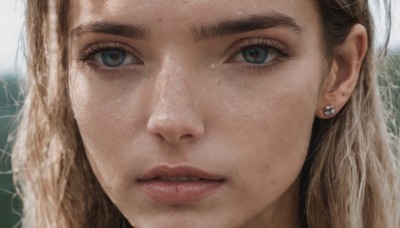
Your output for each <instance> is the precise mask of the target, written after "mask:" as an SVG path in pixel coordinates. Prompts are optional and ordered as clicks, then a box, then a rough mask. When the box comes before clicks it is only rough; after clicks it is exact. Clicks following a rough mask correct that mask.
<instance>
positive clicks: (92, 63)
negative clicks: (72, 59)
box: [78, 42, 143, 75]
mask: <svg viewBox="0 0 400 228" xmlns="http://www.w3.org/2000/svg"><path fill="white" fill-rule="evenodd" d="M110 49H118V50H121V51H124V52H126V53H127V54H129V55H132V56H133V58H134V60H135V65H143V62H142V61H141V60H140V58H138V57H137V55H136V54H133V53H132V52H134V51H132V49H131V48H129V47H128V45H126V44H123V43H117V42H99V43H95V44H92V45H89V46H87V47H86V48H85V49H84V51H83V53H82V54H80V56H79V57H78V60H79V61H82V62H83V63H84V64H86V65H87V66H88V67H89V70H90V71H93V73H95V74H96V73H103V74H104V75H107V74H108V73H110V74H112V73H114V74H115V73H119V74H122V73H123V72H124V71H132V70H136V67H135V66H124V67H118V68H117V69H115V68H111V67H110V68H108V67H106V66H101V65H99V63H97V61H96V60H95V59H94V57H95V55H96V54H97V53H100V52H102V51H107V50H110Z"/></svg>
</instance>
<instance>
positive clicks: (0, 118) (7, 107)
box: [0, 75, 21, 228]
mask: <svg viewBox="0 0 400 228" xmlns="http://www.w3.org/2000/svg"><path fill="white" fill-rule="evenodd" d="M18 88H19V85H18V83H17V79H16V77H15V76H13V75H6V76H1V75H0V228H10V227H13V226H14V225H16V224H17V223H18V212H17V211H20V206H19V205H20V203H19V201H18V198H17V197H16V195H15V190H14V188H13V182H12V176H11V164H10V163H11V161H10V153H11V146H12V137H11V136H9V133H10V132H12V131H13V129H15V124H13V119H14V118H15V113H16V112H17V110H18V109H19V108H18V107H19V105H18V104H20V103H21V101H20V102H18V98H19V92H18V91H19V89H18Z"/></svg>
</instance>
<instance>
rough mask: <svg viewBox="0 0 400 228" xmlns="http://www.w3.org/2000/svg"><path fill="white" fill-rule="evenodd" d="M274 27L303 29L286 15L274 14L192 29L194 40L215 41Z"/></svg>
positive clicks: (297, 31) (298, 31)
mask: <svg viewBox="0 0 400 228" xmlns="http://www.w3.org/2000/svg"><path fill="white" fill-rule="evenodd" d="M274 27H282V28H288V29H291V30H293V31H295V32H296V33H300V32H301V31H302V28H301V27H300V26H299V25H298V24H297V23H296V22H295V20H294V19H293V18H291V17H289V16H287V15H285V14H281V13H272V14H270V15H253V16H250V17H247V18H243V19H238V20H226V21H222V22H219V23H218V24H214V25H201V26H196V25H194V26H193V27H192V29H191V31H192V36H193V40H194V41H195V42H199V41H202V40H208V39H215V38H219V37H224V36H231V35H235V34H238V33H245V32H251V31H255V30H264V29H269V28H274Z"/></svg>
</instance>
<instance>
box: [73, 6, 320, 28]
mask: <svg viewBox="0 0 400 228" xmlns="http://www.w3.org/2000/svg"><path fill="white" fill-rule="evenodd" d="M271 13H279V14H281V15H286V16H288V17H290V18H293V20H294V21H295V22H296V23H297V24H299V25H300V26H301V27H304V28H305V30H307V29H312V28H313V27H317V26H318V23H317V22H318V21H319V20H318V18H319V16H318V12H317V8H316V6H315V2H314V1H313V0H246V1H243V0H176V1H165V0H146V1H143V0H96V1H87V0H71V6H70V11H69V14H70V15H69V16H70V17H69V19H70V23H69V24H70V29H73V28H75V27H77V26H79V25H80V24H84V23H90V22H93V21H110V22H116V23H123V24H130V23H133V24H140V25H149V27H150V29H151V30H152V31H153V30H155V31H165V32H172V33H174V32H180V30H187V29H188V28H190V27H192V26H193V25H198V24H213V23H215V22H218V21H221V20H228V19H236V18H240V17H243V16H252V15H263V14H266V15H267V14H271Z"/></svg>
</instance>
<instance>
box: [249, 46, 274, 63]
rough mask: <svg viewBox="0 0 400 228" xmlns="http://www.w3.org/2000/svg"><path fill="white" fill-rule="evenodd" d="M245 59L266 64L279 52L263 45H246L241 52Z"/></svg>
mask: <svg viewBox="0 0 400 228" xmlns="http://www.w3.org/2000/svg"><path fill="white" fill-rule="evenodd" d="M241 55H242V58H243V60H244V61H246V62H248V63H252V64H265V63H267V62H269V61H271V60H273V59H275V58H276V56H277V53H276V52H275V51H273V50H271V48H268V47H263V46H250V47H245V48H244V49H243V50H242V52H241Z"/></svg>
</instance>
